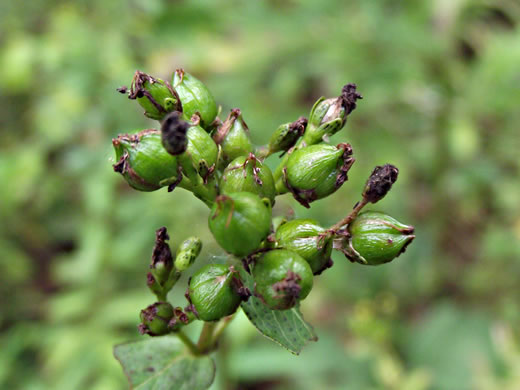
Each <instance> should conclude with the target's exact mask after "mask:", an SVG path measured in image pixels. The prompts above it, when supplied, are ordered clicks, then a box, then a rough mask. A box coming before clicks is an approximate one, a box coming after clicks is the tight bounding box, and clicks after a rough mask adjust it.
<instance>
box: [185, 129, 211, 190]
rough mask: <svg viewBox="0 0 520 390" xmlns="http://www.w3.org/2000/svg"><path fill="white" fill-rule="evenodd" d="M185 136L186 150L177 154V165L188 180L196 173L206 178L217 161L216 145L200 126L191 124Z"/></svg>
mask: <svg viewBox="0 0 520 390" xmlns="http://www.w3.org/2000/svg"><path fill="white" fill-rule="evenodd" d="M186 137H187V140H188V143H187V146H186V151H185V152H184V153H182V154H181V155H179V156H178V161H179V165H180V166H181V168H182V171H183V172H184V174H185V175H186V176H187V177H188V178H189V179H190V180H193V177H194V176H195V175H197V174H198V175H200V176H201V177H202V178H203V179H207V176H208V175H209V174H210V173H211V172H213V170H214V169H215V164H216V163H217V158H218V148H217V145H216V144H215V142H214V141H213V139H212V138H211V137H210V135H209V134H208V133H206V131H204V129H203V128H202V127H200V126H191V127H190V128H189V129H188V132H187V134H186Z"/></svg>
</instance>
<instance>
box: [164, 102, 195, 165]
mask: <svg viewBox="0 0 520 390" xmlns="http://www.w3.org/2000/svg"><path fill="white" fill-rule="evenodd" d="M189 128H190V124H189V123H188V122H186V121H184V120H182V119H181V118H180V114H179V113H178V112H177V111H175V112H172V113H171V114H168V115H167V116H166V118H165V119H164V121H163V123H162V125H161V141H162V144H163V146H164V148H165V149H166V151H167V152H168V153H170V154H171V155H173V156H177V155H179V154H182V153H184V152H185V151H186V148H187V147H188V138H187V136H186V133H187V132H188V129H189Z"/></svg>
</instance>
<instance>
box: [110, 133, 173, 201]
mask: <svg viewBox="0 0 520 390" xmlns="http://www.w3.org/2000/svg"><path fill="white" fill-rule="evenodd" d="M112 144H113V145H114V149H115V152H116V159H117V160H118V161H117V163H116V164H114V171H116V172H119V173H121V174H122V175H123V177H124V178H125V179H126V181H127V182H128V184H130V186H132V187H133V188H135V189H136V190H139V191H155V190H158V189H159V188H161V187H162V185H161V184H160V183H161V181H163V180H165V179H170V178H175V177H177V176H178V175H179V173H178V168H177V160H176V159H175V157H174V156H172V155H170V154H169V153H168V152H167V151H166V150H165V149H164V148H163V146H162V143H161V134H160V132H159V131H157V130H153V129H149V130H143V131H140V132H139V133H137V134H134V135H126V134H125V135H120V136H118V137H117V138H114V139H113V140H112ZM181 186H182V183H181Z"/></svg>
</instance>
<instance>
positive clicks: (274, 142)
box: [269, 116, 307, 154]
mask: <svg viewBox="0 0 520 390" xmlns="http://www.w3.org/2000/svg"><path fill="white" fill-rule="evenodd" d="M306 126H307V118H304V117H303V116H302V117H300V118H299V119H298V120H296V121H294V122H292V123H284V124H283V125H280V126H279V127H278V128H277V129H276V130H275V131H274V133H273V135H272V136H271V139H270V140H269V154H273V153H276V152H280V151H284V152H287V151H288V150H289V149H290V148H292V147H293V146H294V145H295V144H296V141H298V138H300V137H301V136H302V135H303V133H304V132H305V127H306Z"/></svg>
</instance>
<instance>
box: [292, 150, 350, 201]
mask: <svg viewBox="0 0 520 390" xmlns="http://www.w3.org/2000/svg"><path fill="white" fill-rule="evenodd" d="M353 163H354V159H353V158H352V148H351V147H350V145H348V144H339V145H338V146H337V147H336V146H332V145H326V144H319V145H311V146H307V147H305V148H302V149H298V150H295V151H294V152H293V153H291V155H290V156H289V159H288V160H287V165H286V167H285V168H284V181H285V185H286V187H287V188H288V189H289V191H291V192H292V193H293V195H294V198H295V199H296V200H297V201H298V202H300V203H301V204H302V205H303V206H305V207H307V208H309V207H310V205H309V203H310V202H313V201H315V200H317V199H322V198H325V197H326V196H328V195H330V194H332V193H333V192H335V191H336V190H337V189H338V188H340V187H341V186H342V185H343V183H344V182H345V181H346V180H347V172H348V170H349V169H350V167H351V166H352V164H353Z"/></svg>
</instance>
